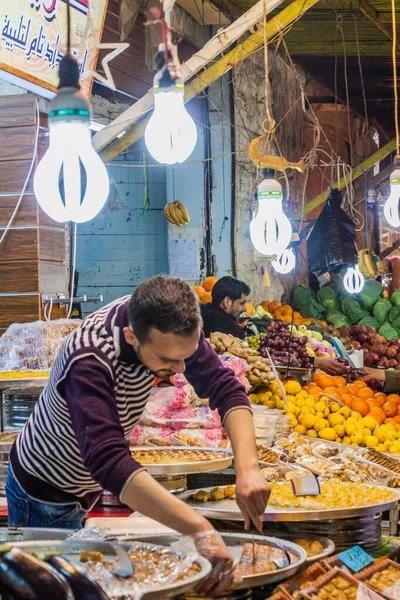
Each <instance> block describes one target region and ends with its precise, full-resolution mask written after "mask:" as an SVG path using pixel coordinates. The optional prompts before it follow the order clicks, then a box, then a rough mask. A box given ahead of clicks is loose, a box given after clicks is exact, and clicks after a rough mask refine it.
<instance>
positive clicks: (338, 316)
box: [326, 310, 350, 329]
mask: <svg viewBox="0 0 400 600" xmlns="http://www.w3.org/2000/svg"><path fill="white" fill-rule="evenodd" d="M326 319H327V321H328V323H331V324H332V325H333V326H334V327H335V328H336V329H339V327H350V321H349V319H348V318H347V317H346V315H344V314H343V313H341V312H340V311H339V310H330V311H329V312H328V314H327V316H326Z"/></svg>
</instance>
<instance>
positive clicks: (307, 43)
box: [286, 34, 392, 57]
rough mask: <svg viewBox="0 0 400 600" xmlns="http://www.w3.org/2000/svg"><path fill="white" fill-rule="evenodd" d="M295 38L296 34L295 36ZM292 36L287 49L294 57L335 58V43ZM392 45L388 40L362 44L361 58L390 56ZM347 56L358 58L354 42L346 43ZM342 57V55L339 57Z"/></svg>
mask: <svg viewBox="0 0 400 600" xmlns="http://www.w3.org/2000/svg"><path fill="white" fill-rule="evenodd" d="M293 36H294V34H293ZM293 36H291V38H289V39H288V40H287V42H286V43H287V47H288V49H289V52H290V54H291V55H292V56H293V57H296V56H313V55H315V57H318V56H335V42H334V41H327V40H322V39H321V40H318V37H317V38H316V39H315V38H314V40H310V39H306V38H304V39H294V37H293ZM391 48H392V47H391V44H390V42H387V41H386V40H382V42H379V41H378V42H377V41H370V42H366V41H364V42H360V54H361V56H390V52H391ZM346 55H347V56H357V44H356V43H355V42H352V41H346ZM339 56H340V55H339Z"/></svg>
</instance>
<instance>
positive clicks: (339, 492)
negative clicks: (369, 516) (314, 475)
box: [269, 481, 398, 510]
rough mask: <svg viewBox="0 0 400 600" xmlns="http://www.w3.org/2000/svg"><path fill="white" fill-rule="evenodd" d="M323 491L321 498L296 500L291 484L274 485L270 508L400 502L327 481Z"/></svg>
mask: <svg viewBox="0 0 400 600" xmlns="http://www.w3.org/2000/svg"><path fill="white" fill-rule="evenodd" d="M320 487H321V493H320V494H319V495H318V496H295V495H294V493H293V488H292V485H291V483H290V482H285V483H276V482H272V483H271V496H270V498H269V505H270V506H277V507H278V508H301V509H304V510H329V509H334V508H356V507H357V508H358V507H362V506H370V505H373V504H384V503H386V502H391V501H393V500H396V499H397V498H398V496H397V494H396V493H395V492H392V491H391V490H387V489H383V488H379V487H376V486H367V485H364V484H362V483H344V482H338V481H335V482H332V481H326V482H322V483H321V485H320Z"/></svg>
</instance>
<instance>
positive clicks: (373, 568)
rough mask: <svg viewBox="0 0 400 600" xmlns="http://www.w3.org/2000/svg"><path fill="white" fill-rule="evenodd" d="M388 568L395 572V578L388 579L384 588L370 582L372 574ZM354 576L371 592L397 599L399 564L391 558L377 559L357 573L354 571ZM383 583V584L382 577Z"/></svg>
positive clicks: (390, 599) (399, 577)
mask: <svg viewBox="0 0 400 600" xmlns="http://www.w3.org/2000/svg"><path fill="white" fill-rule="evenodd" d="M388 569H391V571H392V572H393V571H395V572H396V579H395V580H394V581H392V582H390V581H388V582H387V585H386V587H385V588H384V590H380V589H378V587H376V586H375V585H374V584H373V583H371V579H372V578H373V576H374V575H378V574H379V573H382V574H383V573H384V571H387V570H388ZM354 577H355V578H356V579H358V580H359V581H362V582H363V583H364V584H365V585H366V586H367V587H368V588H369V589H370V590H372V591H373V592H375V593H378V594H380V595H381V596H382V597H383V598H386V600H397V599H398V598H399V596H400V565H399V564H397V563H395V562H393V561H392V560H389V559H386V560H377V561H375V562H374V563H373V564H372V565H370V566H369V567H366V568H365V569H363V570H362V571H360V572H359V573H356V575H354ZM383 584H384V585H385V580H384V579H383ZM390 588H392V589H390Z"/></svg>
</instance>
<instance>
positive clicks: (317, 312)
mask: <svg viewBox="0 0 400 600" xmlns="http://www.w3.org/2000/svg"><path fill="white" fill-rule="evenodd" d="M299 312H301V316H302V317H305V318H306V319H322V318H323V317H325V309H324V307H323V306H322V304H319V302H317V301H316V300H311V301H310V302H308V304H305V305H304V306H302V307H301V310H300V311H299Z"/></svg>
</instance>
